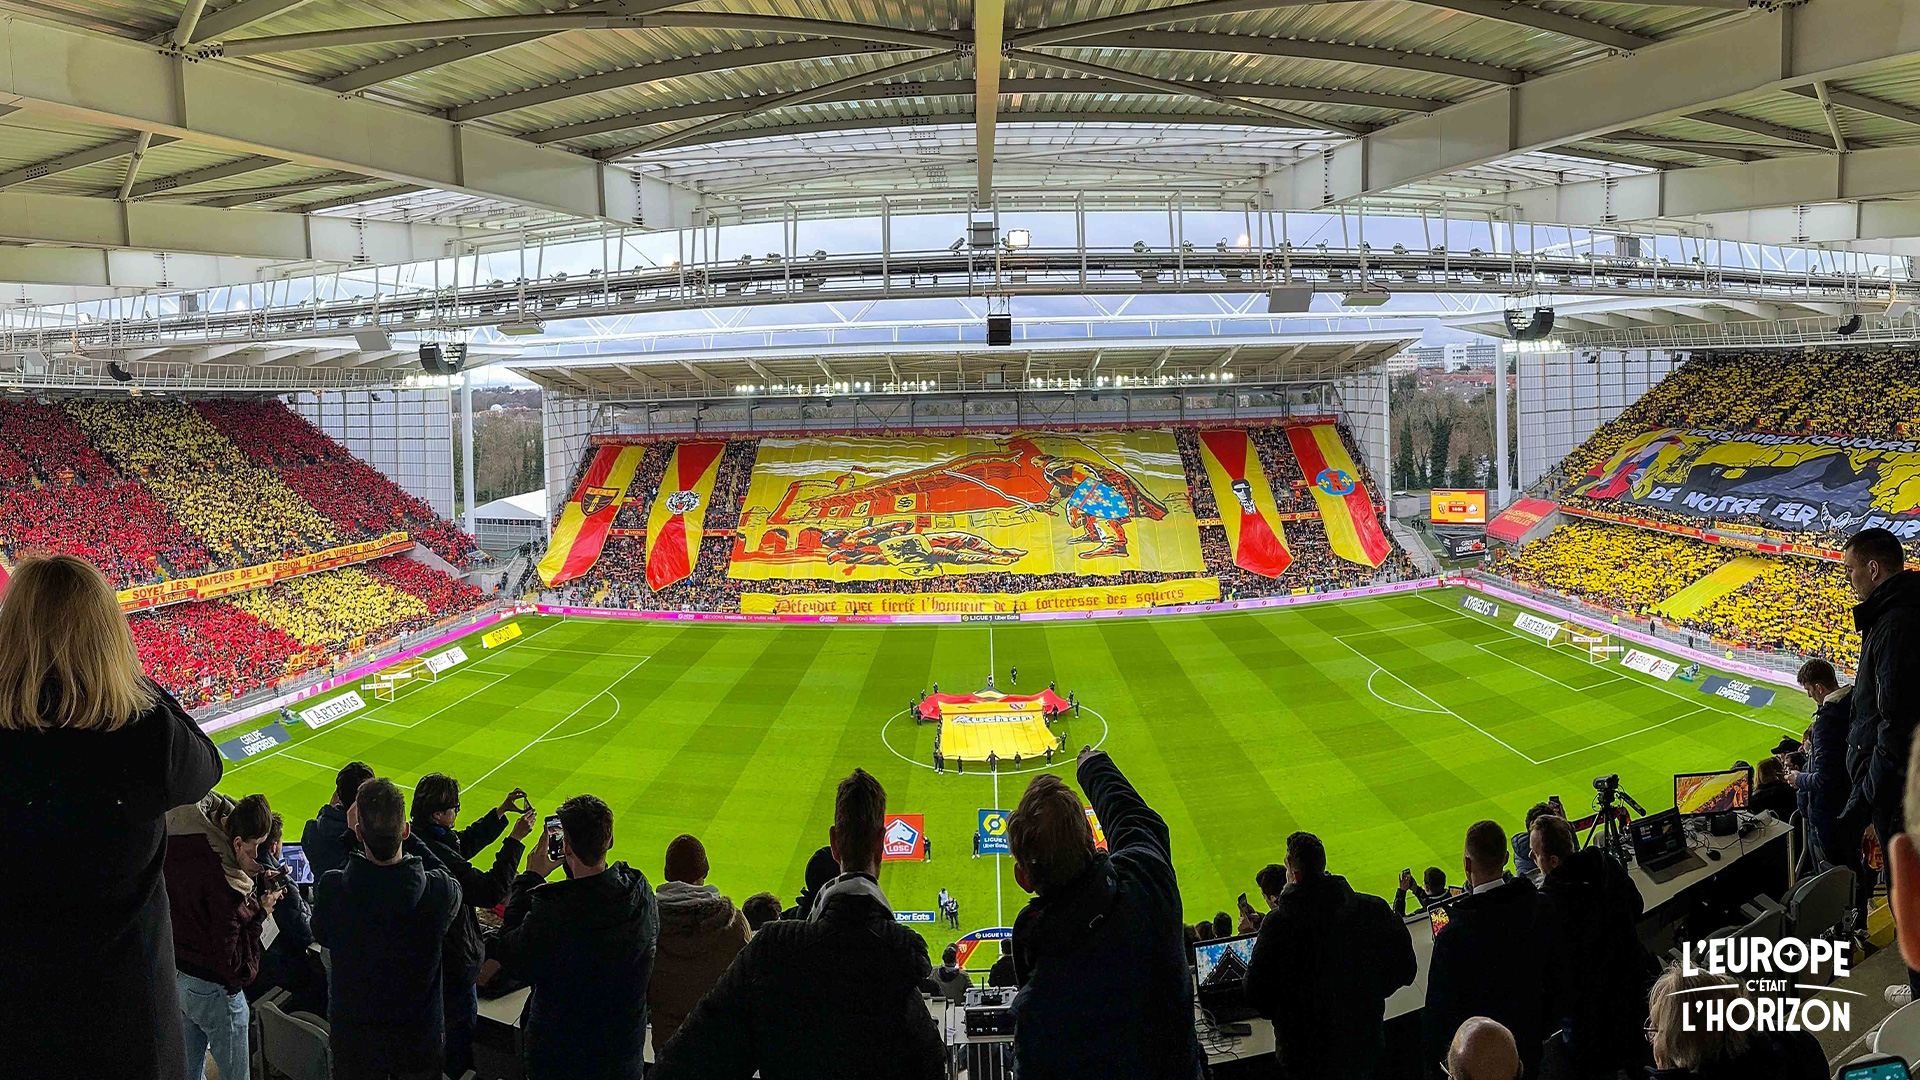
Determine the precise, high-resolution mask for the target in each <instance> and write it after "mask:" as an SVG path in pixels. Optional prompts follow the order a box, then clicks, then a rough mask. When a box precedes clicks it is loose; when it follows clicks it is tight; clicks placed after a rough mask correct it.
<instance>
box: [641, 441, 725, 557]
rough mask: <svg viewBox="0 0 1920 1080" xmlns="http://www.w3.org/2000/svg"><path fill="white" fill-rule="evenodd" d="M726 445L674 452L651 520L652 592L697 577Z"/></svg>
mask: <svg viewBox="0 0 1920 1080" xmlns="http://www.w3.org/2000/svg"><path fill="white" fill-rule="evenodd" d="M726 448H727V444H726V443H725V442H683V443H681V444H680V445H678V446H676V447H674V448H673V457H671V458H669V459H668V461H667V471H666V474H665V475H664V476H663V477H662V478H661V480H660V491H659V493H658V494H656V495H655V496H654V497H653V512H652V513H651V514H649V515H647V588H649V589H652V590H654V591H655V592H659V591H660V590H661V589H664V588H666V587H667V586H669V585H671V584H673V583H674V582H676V581H680V580H681V579H683V578H687V577H691V576H693V564H694V563H696V562H698V561H699V559H700V536H701V532H702V530H703V528H704V527H705V525H706V521H707V505H708V504H709V503H711V502H713V479H714V477H715V476H716V475H718V473H719V472H720V454H721V452H722V451H724V450H725V449H726Z"/></svg>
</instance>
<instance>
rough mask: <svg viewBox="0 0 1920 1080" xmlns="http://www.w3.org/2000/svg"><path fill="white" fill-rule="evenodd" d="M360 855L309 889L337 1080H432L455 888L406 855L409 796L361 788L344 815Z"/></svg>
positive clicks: (436, 1071) (378, 784)
mask: <svg viewBox="0 0 1920 1080" xmlns="http://www.w3.org/2000/svg"><path fill="white" fill-rule="evenodd" d="M347 821H348V823H349V827H350V828H352V829H353V832H354V835H355V836H356V837H357V838H358V840H359V844H358V848H359V850H357V851H355V852H354V853H353V854H351V855H349V856H347V865H346V867H345V868H344V869H340V870H330V871H328V872H327V873H326V874H325V875H324V876H323V877H321V878H320V880H319V882H318V883H316V884H315V886H314V903H313V938H314V940H315V941H318V942H319V943H320V944H322V945H324V946H326V947H327V948H328V949H329V950H331V953H332V957H333V972H332V976H331V978H330V979H329V981H328V990H327V995H328V1006H327V1020H328V1023H329V1024H330V1025H331V1027H332V1029H333V1034H332V1045H333V1076H334V1080H437V1078H438V1077H439V1076H440V1061H441V1054H442V1040H443V1039H444V1038H445V1027H446V1016H445V1012H444V1006H443V1004H442V1001H441V986H440V980H441V977H442V971H441V945H442V942H443V941H445V939H446V936H447V928H448V927H449V926H451V925H453V921H454V914H455V909H457V908H458V907H459V906H460V885H459V883H458V882H456V881H454V880H453V877H452V875H450V874H448V873H447V872H446V871H445V870H437V869H428V868H427V865H426V862H425V860H424V859H422V857H421V856H419V855H412V854H408V853H406V852H405V851H404V850H403V849H402V847H401V845H402V843H403V842H404V841H405V840H406V839H407V836H408V833H409V831H410V830H409V828H408V825H407V803H406V797H405V796H404V795H402V794H401V793H400V789H399V788H397V787H395V786H394V785H393V782H392V781H391V780H387V779H385V778H375V779H371V780H368V781H366V782H365V783H363V784H361V785H360V789H359V791H357V792H356V793H355V795H354V798H353V799H352V801H351V803H350V805H349V808H348V810H347Z"/></svg>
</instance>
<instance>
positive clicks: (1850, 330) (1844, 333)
mask: <svg viewBox="0 0 1920 1080" xmlns="http://www.w3.org/2000/svg"><path fill="white" fill-rule="evenodd" d="M1833 332H1834V333H1836V334H1839V335H1840V336H1841V337H1852V336H1853V335H1855V334H1857V333H1859V332H1860V313H1859V312H1855V313H1853V314H1852V315H1849V316H1847V320H1846V321H1845V322H1843V323H1841V324H1840V325H1839V326H1836V327H1834V328H1833Z"/></svg>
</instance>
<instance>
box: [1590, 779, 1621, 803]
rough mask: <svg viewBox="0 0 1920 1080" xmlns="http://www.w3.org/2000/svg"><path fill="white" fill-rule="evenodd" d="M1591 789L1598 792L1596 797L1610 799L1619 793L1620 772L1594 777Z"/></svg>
mask: <svg viewBox="0 0 1920 1080" xmlns="http://www.w3.org/2000/svg"><path fill="white" fill-rule="evenodd" d="M1593 790H1595V791H1597V792H1599V793H1600V794H1599V796H1598V797H1599V798H1601V799H1608V800H1610V799H1612V798H1613V797H1614V796H1615V795H1617V794H1619V793H1620V774H1619V773H1609V774H1608V775H1606V776H1596V777H1594V778H1593Z"/></svg>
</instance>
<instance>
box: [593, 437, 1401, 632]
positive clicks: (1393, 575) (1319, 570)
mask: <svg viewBox="0 0 1920 1080" xmlns="http://www.w3.org/2000/svg"><path fill="white" fill-rule="evenodd" d="M1250 430H1251V434H1252V437H1253V441H1254V444H1255V446H1256V447H1257V448H1258V452H1259V453H1260V456H1261V460H1262V462H1263V464H1264V466H1265V468H1266V470H1267V475H1268V477H1269V479H1271V480H1272V482H1273V485H1274V489H1275V490H1274V498H1275V502H1276V504H1277V505H1278V506H1279V507H1280V509H1281V511H1282V512H1297V511H1305V510H1313V509H1315V508H1316V507H1315V505H1314V501H1313V497H1312V492H1311V491H1310V490H1309V489H1307V488H1306V487H1305V486H1304V484H1305V481H1304V479H1303V478H1302V477H1301V474H1300V469H1299V464H1298V462H1297V461H1296V460H1295V459H1294V456H1293V450H1292V448H1291V446H1289V444H1288V442H1287V438H1286V435H1285V433H1284V431H1283V430H1282V429H1280V428H1278V427H1272V428H1253V429H1250ZM1342 436H1343V437H1347V433H1346V431H1345V429H1344V428H1343V429H1342ZM1174 442H1175V445H1176V446H1177V447H1178V449H1179V451H1180V459H1181V464H1182V466H1183V468H1184V470H1185V473H1186V480H1187V491H1188V493H1189V496H1190V498H1191V500H1192V505H1193V507H1194V515H1195V517H1197V518H1199V519H1201V520H1202V521H1217V519H1218V517H1219V513H1220V511H1219V508H1218V507H1217V506H1216V505H1215V502H1214V498H1213V493H1212V487H1211V485H1210V483H1209V481H1208V479H1207V474H1206V470H1205V467H1204V465H1203V463H1202V460H1201V456H1200V449H1199V442H1198V439H1197V437H1196V436H1195V434H1194V430H1193V429H1192V428H1186V427H1182V428H1176V429H1175V431H1174ZM757 447H758V443H757V442H756V441H754V440H750V439H735V440H730V441H729V442H728V443H727V449H726V451H725V452H724V453H723V455H722V456H721V459H720V469H719V472H718V474H717V475H716V478H715V481H714V495H713V502H712V506H711V507H710V508H709V509H708V511H707V517H706V528H707V535H706V536H705V537H704V538H703V540H702V542H701V545H700V555H699V558H698V559H697V560H696V561H695V564H694V572H693V574H692V576H690V577H688V578H687V579H685V580H683V581H680V582H676V583H674V584H672V585H669V586H667V587H666V588H665V589H662V590H660V591H658V592H655V591H653V590H652V589H650V588H648V587H647V583H646V564H645V558H646V545H645V541H644V539H643V538H641V537H636V536H619V535H616V536H612V537H609V538H608V540H607V543H606V546H605V547H604V548H602V549H601V555H600V559H599V561H598V562H597V563H596V564H595V565H594V568H593V570H592V572H591V573H590V574H589V575H587V576H586V577H584V578H582V579H580V580H578V581H575V582H573V583H570V584H568V585H566V586H564V587H563V588H562V590H561V591H560V597H561V599H562V600H563V601H564V602H566V603H573V604H588V603H592V604H596V605H598V606H602V607H632V608H647V609H657V610H678V611H715V612H734V611H738V610H740V596H741V594H743V593H749V592H758V593H773V594H776V595H790V594H797V593H817V592H843V593H923V592H954V593H1017V592H1032V591H1039V590H1046V589H1069V588H1081V587H1099V586H1119V585H1140V584H1151V583H1154V582H1160V581H1168V580H1174V579H1177V578H1181V577H1188V576H1191V575H1189V574H1179V573H1163V572H1158V571H1145V570H1140V571H1127V572H1124V573H1119V574H1072V573H1059V574H1007V573H992V574H942V575H939V576H935V577H929V578H913V579H898V580H877V581H874V580H850V579H843V578H835V579H832V580H821V579H812V578H798V579H770V580H765V581H748V580H741V579H735V578H731V577H729V576H728V575H727V569H728V565H729V563H730V561H731V559H732V554H733V550H734V538H733V537H731V536H729V535H726V530H730V529H732V528H734V527H735V525H736V524H737V522H738V520H739V516H740V513H741V510H742V508H743V506H744V503H745V500H746V496H747V491H748V487H749V484H750V481H751V478H752V474H753V465H754V460H755V454H756V451H757ZM671 451H672V444H671V443H662V444H654V445H653V446H650V447H649V448H648V450H647V453H646V456H645V457H644V458H643V459H642V461H641V464H640V467H639V469H638V470H637V471H636V472H635V474H634V479H633V482H632V483H631V484H630V485H629V486H628V489H627V499H628V501H627V503H626V504H625V505H624V506H623V507H622V508H621V510H620V511H619V513H618V514H616V515H615V518H614V523H613V527H614V528H615V529H616V530H619V531H625V530H629V529H632V530H639V529H643V528H644V527H645V525H646V520H647V514H648V511H649V509H650V508H651V505H652V496H653V495H654V493H655V492H657V490H658V487H659V483H660V477H661V476H662V475H663V474H664V471H665V469H666V464H667V460H668V458H669V457H670V456H671ZM1356 460H1357V458H1356ZM584 468H585V463H584V461H583V464H582V469H583V470H584ZM583 475H584V473H583ZM1361 482H1362V483H1364V484H1367V485H1369V491H1371V490H1372V489H1371V483H1372V479H1371V477H1370V476H1367V475H1363V476H1362V478H1361ZM578 483H579V479H578V477H576V478H575V486H576V487H577V486H578ZM1282 527H1283V529H1284V530H1285V532H1286V538H1287V545H1288V548H1289V549H1290V550H1291V551H1292V553H1293V563H1292V565H1291V566H1290V567H1289V568H1288V570H1287V572H1286V573H1285V574H1284V575H1282V576H1281V577H1280V578H1277V579H1276V578H1269V577H1265V576H1262V575H1259V574H1254V573H1251V572H1249V571H1246V570H1242V569H1240V568H1239V567H1238V566H1236V565H1234V562H1233V556H1232V552H1231V550H1230V548H1229V545H1228V542H1227V539H1226V533H1225V532H1224V530H1223V529H1222V527H1221V526H1220V525H1218V524H1207V525H1202V526H1201V527H1200V548H1201V556H1202V558H1203V560H1204V562H1205V571H1204V572H1205V573H1206V574H1207V575H1209V576H1213V577H1217V578H1219V579H1220V590H1221V596H1222V598H1224V599H1229V600H1233V599H1252V598H1256V597H1261V596H1272V595H1276V594H1286V593H1291V592H1294V591H1296V590H1308V591H1315V592H1327V591H1332V590H1336V589H1346V588H1355V587H1359V586H1363V585H1369V584H1372V583H1374V582H1377V581H1386V580H1404V579H1406V578H1410V577H1413V576H1414V575H1415V574H1416V569H1415V567H1414V565H1413V561H1412V560H1411V559H1410V558H1409V557H1408V556H1407V555H1406V553H1405V552H1403V551H1401V550H1400V548H1399V547H1398V545H1394V546H1393V549H1392V553H1391V554H1390V555H1389V557H1388V559H1387V561H1386V562H1385V563H1383V564H1382V565H1381V566H1380V567H1378V568H1370V567H1366V566H1360V565H1357V564H1354V563H1351V562H1348V561H1346V560H1344V559H1341V558H1340V557H1338V556H1336V555H1335V554H1334V553H1333V549H1332V547H1331V546H1330V545H1329V543H1328V542H1327V535H1326V530H1325V528H1324V527H1323V526H1322V525H1321V524H1320V522H1319V520H1318V519H1312V518H1308V519H1302V520H1297V521H1288V522H1284V523H1283V526H1282Z"/></svg>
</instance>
